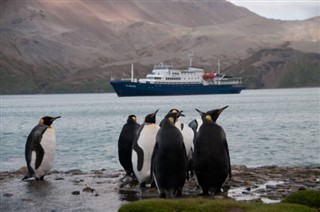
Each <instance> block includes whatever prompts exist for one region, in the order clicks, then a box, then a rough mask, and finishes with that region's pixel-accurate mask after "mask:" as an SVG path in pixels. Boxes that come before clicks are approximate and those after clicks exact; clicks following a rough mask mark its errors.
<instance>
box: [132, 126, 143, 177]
mask: <svg viewBox="0 0 320 212" xmlns="http://www.w3.org/2000/svg"><path fill="white" fill-rule="evenodd" d="M143 127H144V124H143V125H141V126H140V128H139V129H138V132H137V135H139V134H140V132H141V131H142V129H143ZM138 139H139V137H138V136H136V137H135V138H134V141H133V145H132V149H133V150H134V151H136V153H137V155H138V162H137V170H138V171H141V169H142V166H143V161H144V153H143V149H141V147H140V146H139V145H138Z"/></svg>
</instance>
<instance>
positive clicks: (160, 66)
mask: <svg viewBox="0 0 320 212" xmlns="http://www.w3.org/2000/svg"><path fill="white" fill-rule="evenodd" d="M172 68H173V66H172V65H168V64H163V63H160V64H156V65H154V67H153V69H172Z"/></svg>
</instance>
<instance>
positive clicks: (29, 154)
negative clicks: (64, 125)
mask: <svg viewBox="0 0 320 212" xmlns="http://www.w3.org/2000/svg"><path fill="white" fill-rule="evenodd" d="M58 118H60V116H58V117H54V118H53V117H49V116H45V117H42V118H41V119H40V121H39V124H38V125H37V126H35V127H34V128H33V129H32V131H31V132H30V134H29V136H28V138H27V142H26V146H25V157H26V162H27V167H28V173H27V175H26V176H25V177H24V178H23V179H22V180H25V179H27V178H30V177H35V179H36V180H41V181H42V180H44V176H45V175H46V174H47V173H48V171H50V169H51V168H52V165H53V159H54V155H55V151H56V135H55V130H54V128H53V127H52V126H51V124H52V123H53V122H54V121H55V120H56V119H58Z"/></svg>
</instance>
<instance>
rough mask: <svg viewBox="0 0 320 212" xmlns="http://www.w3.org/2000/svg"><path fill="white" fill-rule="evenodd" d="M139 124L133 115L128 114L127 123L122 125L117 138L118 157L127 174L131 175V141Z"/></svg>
mask: <svg viewBox="0 0 320 212" xmlns="http://www.w3.org/2000/svg"><path fill="white" fill-rule="evenodd" d="M139 126H140V124H138V123H137V117H136V116H135V115H130V116H128V119H127V123H126V124H124V125H123V127H122V130H121V132H120V135H119V140H118V157H119V161H120V164H121V166H122V167H123V168H124V170H125V172H126V174H127V175H128V176H132V174H133V169H132V162H131V154H132V143H133V140H134V138H135V135H136V133H137V130H138V128H139Z"/></svg>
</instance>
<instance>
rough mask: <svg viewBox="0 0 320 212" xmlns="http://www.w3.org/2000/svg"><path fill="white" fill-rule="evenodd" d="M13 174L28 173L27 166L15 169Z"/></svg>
mask: <svg viewBox="0 0 320 212" xmlns="http://www.w3.org/2000/svg"><path fill="white" fill-rule="evenodd" d="M14 173H15V174H26V173H28V168H27V167H26V166H23V167H21V168H20V169H18V170H17V171H15V172H14Z"/></svg>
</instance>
